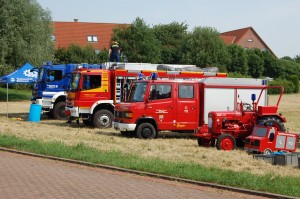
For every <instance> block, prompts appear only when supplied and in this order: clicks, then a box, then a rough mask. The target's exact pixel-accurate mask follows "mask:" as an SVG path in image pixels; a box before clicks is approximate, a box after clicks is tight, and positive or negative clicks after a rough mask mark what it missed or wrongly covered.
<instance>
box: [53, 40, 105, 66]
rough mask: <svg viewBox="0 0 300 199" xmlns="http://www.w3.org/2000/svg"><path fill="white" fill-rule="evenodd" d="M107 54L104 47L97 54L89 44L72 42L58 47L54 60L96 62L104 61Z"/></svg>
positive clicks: (62, 61)
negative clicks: (82, 44) (81, 44)
mask: <svg viewBox="0 0 300 199" xmlns="http://www.w3.org/2000/svg"><path fill="white" fill-rule="evenodd" d="M107 56H108V51H107V50H106V49H104V50H102V51H101V52H99V53H98V54H97V53H96V52H95V50H94V48H93V47H92V46H91V45H87V46H85V47H81V46H80V45H78V44H72V45H70V46H69V47H68V48H58V49H57V50H56V52H55V61H56V62H58V63H89V64H97V63H104V62H106V61H107Z"/></svg>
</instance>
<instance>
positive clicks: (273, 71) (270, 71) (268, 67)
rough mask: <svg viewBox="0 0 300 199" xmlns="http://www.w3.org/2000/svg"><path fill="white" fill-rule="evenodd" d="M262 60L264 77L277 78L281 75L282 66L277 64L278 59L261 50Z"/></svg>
mask: <svg viewBox="0 0 300 199" xmlns="http://www.w3.org/2000/svg"><path fill="white" fill-rule="evenodd" d="M262 58H263V61H264V72H263V75H264V76H266V77H272V78H279V77H280V76H282V68H281V67H279V66H278V61H277V60H278V59H277V58H276V57H275V56H274V55H272V54H271V53H270V52H269V51H264V52H262Z"/></svg>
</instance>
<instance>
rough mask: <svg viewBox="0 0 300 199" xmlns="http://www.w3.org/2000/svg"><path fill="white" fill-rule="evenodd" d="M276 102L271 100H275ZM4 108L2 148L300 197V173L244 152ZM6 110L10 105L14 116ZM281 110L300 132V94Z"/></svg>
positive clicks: (0, 113) (25, 107) (22, 105)
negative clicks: (32, 119)
mask: <svg viewBox="0 0 300 199" xmlns="http://www.w3.org/2000/svg"><path fill="white" fill-rule="evenodd" d="M275 98H276V96H270V99H269V100H270V102H272V101H274V100H275ZM0 107H1V109H0V135H1V136H0V144H1V145H2V146H8V147H12V148H19V149H23V150H29V151H33V152H37V153H42V154H49V155H58V156H67V157H68V158H76V159H81V160H85V161H92V162H99V163H104V164H109V165H115V166H120V167H125V168H131V169H138V170H144V171H152V172H156V173H162V174H166V175H174V176H178V177H184V178H191V179H196V180H202V181H209V182H216V183H220V184H226V185H231V186H237V187H243V188H251V189H256V190H262V191H269V192H276V193H279V194H286V195H289V194H292V195H294V196H298V197H300V169H298V168H294V167H282V166H273V165H271V164H268V163H265V162H264V161H261V160H256V159H253V157H252V155H249V154H247V153H245V152H244V151H243V150H234V151H229V152H228V151H218V150H216V149H215V148H203V147H198V145H197V141H196V139H195V138H194V137H192V136H191V135H188V134H176V133H164V134H160V136H159V137H158V139H154V140H140V139H136V138H128V137H122V136H121V135H120V133H119V132H117V131H115V130H114V129H106V130H102V129H93V128H86V127H84V125H83V124H80V125H79V126H78V125H76V124H75V123H73V124H71V125H67V124H65V121H56V120H50V119H47V117H46V116H44V115H42V119H41V122H39V123H31V122H28V121H27V117H28V112H29V107H30V101H22V102H15V101H11V102H9V103H6V102H0ZM3 107H8V110H9V111H8V117H6V115H7V112H6V108H3ZM279 112H281V113H282V115H283V116H285V117H286V118H287V121H288V122H287V123H286V127H287V128H289V130H290V131H296V132H298V133H300V124H299V118H300V116H299V115H300V94H293V95H284V96H283V98H282V102H281V104H280V105H279ZM100 157H103V158H100ZM274 187H276V188H274Z"/></svg>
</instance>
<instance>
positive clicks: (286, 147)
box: [244, 123, 298, 155]
mask: <svg viewBox="0 0 300 199" xmlns="http://www.w3.org/2000/svg"><path fill="white" fill-rule="evenodd" d="M297 140H298V135H297V134H295V133H290V132H282V131H279V130H278V129H277V128H275V127H273V126H272V124H268V125H266V124H265V123H261V124H258V125H256V126H255V127H254V129H253V131H252V134H251V135H250V136H248V137H247V138H246V140H245V148H244V149H245V150H246V151H249V152H256V153H263V154H265V155H270V154H271V153H272V152H275V151H284V152H294V151H296V149H297Z"/></svg>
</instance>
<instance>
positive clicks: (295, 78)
mask: <svg viewBox="0 0 300 199" xmlns="http://www.w3.org/2000/svg"><path fill="white" fill-rule="evenodd" d="M289 80H290V81H291V82H293V84H294V93H298V92H299V77H298V76H297V75H291V76H290V77H289Z"/></svg>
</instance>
